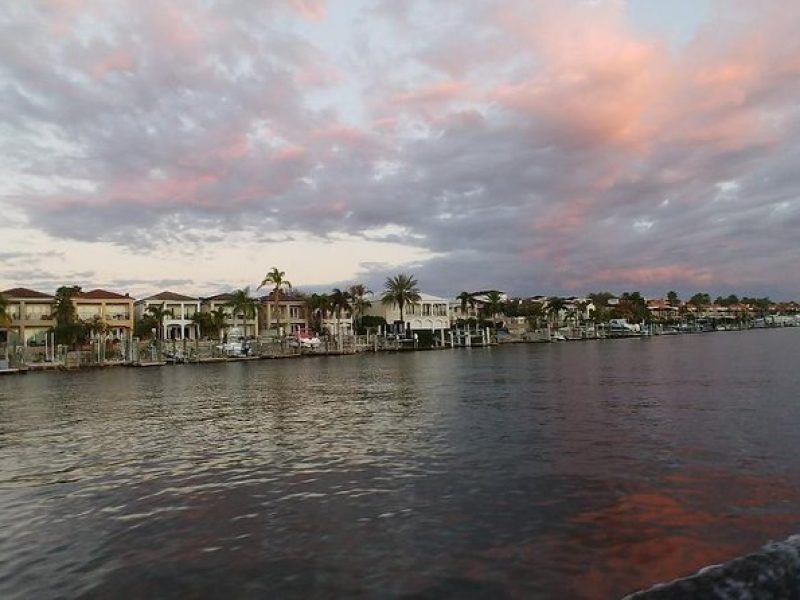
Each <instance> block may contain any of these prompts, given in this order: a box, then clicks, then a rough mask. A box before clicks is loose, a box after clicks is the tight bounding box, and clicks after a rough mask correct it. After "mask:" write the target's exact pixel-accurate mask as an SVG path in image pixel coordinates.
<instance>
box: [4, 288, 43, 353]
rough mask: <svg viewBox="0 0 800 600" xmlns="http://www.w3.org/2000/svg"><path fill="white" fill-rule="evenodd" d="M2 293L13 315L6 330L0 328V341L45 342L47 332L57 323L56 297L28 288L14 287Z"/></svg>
mask: <svg viewBox="0 0 800 600" xmlns="http://www.w3.org/2000/svg"><path fill="white" fill-rule="evenodd" d="M0 295H2V296H3V297H4V298H5V299H6V302H7V304H8V306H7V307H6V311H7V312H8V315H9V317H11V323H9V326H8V327H6V328H5V330H6V331H5V332H3V331H2V330H0V342H3V341H5V342H8V343H12V344H14V343H17V344H24V345H26V346H31V345H39V344H44V338H45V336H46V335H47V332H48V331H49V330H50V329H51V328H52V327H55V325H56V321H55V319H54V318H53V301H54V300H55V298H54V297H53V296H51V295H49V294H45V293H43V292H37V291H35V290H29V289H28V288H12V289H10V290H5V291H2V292H0ZM3 334H5V335H3Z"/></svg>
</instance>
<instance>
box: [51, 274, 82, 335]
mask: <svg viewBox="0 0 800 600" xmlns="http://www.w3.org/2000/svg"><path fill="white" fill-rule="evenodd" d="M80 292H81V288H80V287H78V286H77V285H72V286H66V285H63V286H61V287H60V288H58V289H57V290H56V296H55V301H54V302H53V316H54V317H55V320H56V326H55V328H54V329H53V333H54V337H55V341H56V343H57V344H65V345H68V346H72V347H74V346H75V345H77V344H78V343H79V342H82V341H83V340H84V339H85V338H86V335H87V328H86V326H85V324H84V323H82V322H80V321H79V320H78V311H77V310H76V309H75V302H74V300H73V299H74V297H75V296H76V295H78V294H80Z"/></svg>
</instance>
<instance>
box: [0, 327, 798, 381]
mask: <svg viewBox="0 0 800 600" xmlns="http://www.w3.org/2000/svg"><path fill="white" fill-rule="evenodd" d="M791 328H792V327H766V328H749V329H727V330H720V331H686V332H670V333H660V334H653V335H650V334H622V335H608V336H602V337H601V336H591V337H575V338H566V339H564V340H553V339H536V340H529V339H518V338H515V339H507V340H503V341H500V342H490V343H488V344H481V345H474V346H464V345H456V346H450V345H444V346H431V347H425V348H414V347H394V348H377V349H375V348H367V347H364V348H362V349H360V350H326V351H320V352H313V351H312V352H298V353H284V354H275V353H272V354H263V355H260V356H214V357H206V358H200V359H196V360H174V359H167V360H163V359H162V360H149V361H142V360H137V361H125V360H115V361H108V362H104V363H102V364H84V365H77V366H71V367H67V366H66V365H65V364H64V363H61V362H45V363H33V364H28V365H23V366H17V367H13V368H6V369H0V377H2V376H11V375H27V374H30V373H50V372H60V373H68V372H85V371H90V370H103V369H114V368H119V367H125V368H137V369H143V368H148V369H149V368H160V367H174V366H186V365H197V366H201V365H205V364H219V363H236V362H258V361H265V360H286V359H303V358H318V357H331V356H358V355H363V354H397V353H406V352H432V351H442V350H471V349H473V348H478V349H485V348H498V347H502V346H516V345H519V344H562V343H573V342H596V341H611V340H621V339H626V340H630V339H642V340H644V339H652V338H660V337H662V336H669V337H675V336H683V335H697V334H707V333H743V332H749V331H768V330H773V329H791Z"/></svg>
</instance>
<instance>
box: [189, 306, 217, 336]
mask: <svg viewBox="0 0 800 600" xmlns="http://www.w3.org/2000/svg"><path fill="white" fill-rule="evenodd" d="M191 321H192V323H193V324H194V326H195V327H197V334H198V337H200V336H207V335H209V334H210V333H211V332H212V331H213V330H214V324H213V322H212V319H211V314H210V313H207V312H202V311H197V312H196V313H194V314H193V315H192V319H191Z"/></svg>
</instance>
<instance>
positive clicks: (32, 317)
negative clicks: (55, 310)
mask: <svg viewBox="0 0 800 600" xmlns="http://www.w3.org/2000/svg"><path fill="white" fill-rule="evenodd" d="M25 320H26V321H52V320H53V315H51V314H49V313H26V314H25Z"/></svg>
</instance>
